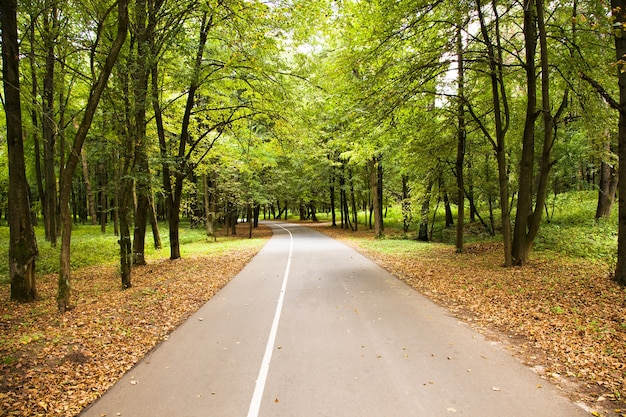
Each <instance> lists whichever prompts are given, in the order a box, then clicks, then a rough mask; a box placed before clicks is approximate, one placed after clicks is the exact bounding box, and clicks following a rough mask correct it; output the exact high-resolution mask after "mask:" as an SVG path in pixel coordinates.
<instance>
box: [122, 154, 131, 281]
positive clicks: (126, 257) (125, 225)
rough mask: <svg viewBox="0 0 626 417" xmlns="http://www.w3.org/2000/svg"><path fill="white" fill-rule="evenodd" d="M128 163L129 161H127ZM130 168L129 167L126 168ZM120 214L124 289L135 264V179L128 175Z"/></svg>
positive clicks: (124, 185)
mask: <svg viewBox="0 0 626 417" xmlns="http://www.w3.org/2000/svg"><path fill="white" fill-rule="evenodd" d="M125 163H128V162H125ZM126 169H128V168H126ZM119 194H120V195H119V202H120V205H119V208H118V211H119V216H120V218H119V219H120V239H119V241H118V243H119V245H120V276H121V281H122V289H127V288H130V287H131V286H132V285H131V274H132V266H133V258H134V256H133V250H132V241H131V238H130V224H131V220H130V214H131V213H132V207H133V204H132V202H133V181H132V179H131V178H129V177H128V176H124V178H123V179H122V183H121V184H120V190H119Z"/></svg>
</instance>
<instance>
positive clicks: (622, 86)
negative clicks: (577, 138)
mask: <svg viewBox="0 0 626 417" xmlns="http://www.w3.org/2000/svg"><path fill="white" fill-rule="evenodd" d="M611 13H612V15H613V17H614V18H615V24H616V27H617V30H616V33H615V57H616V61H617V70H618V85H619V122H618V123H619V124H618V150H617V153H618V158H619V170H618V173H619V174H618V175H619V179H618V196H619V197H618V210H619V214H618V218H619V224H618V231H617V264H616V266H615V279H616V280H617V282H619V283H620V284H622V285H626V169H624V167H626V29H625V26H624V25H626V0H611Z"/></svg>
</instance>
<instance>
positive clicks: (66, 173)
mask: <svg viewBox="0 0 626 417" xmlns="http://www.w3.org/2000/svg"><path fill="white" fill-rule="evenodd" d="M117 7H118V19H117V21H118V23H117V35H116V37H115V40H114V41H113V44H112V45H111V49H110V50H109V53H108V55H106V60H105V63H104V65H103V66H102V70H101V72H100V75H99V77H98V79H97V81H96V82H95V84H94V85H93V87H92V89H91V91H90V93H89V98H88V99H87V105H86V107H85V110H84V113H83V119H82V121H81V123H80V125H79V127H78V131H77V132H76V136H75V138H74V144H73V145H72V151H71V152H70V154H69V157H68V159H67V165H66V166H65V168H64V169H63V174H62V175H61V183H60V188H61V190H60V208H61V224H62V226H63V232H62V239H61V261H60V273H59V285H58V293H57V304H58V306H59V310H60V311H61V312H65V311H66V310H67V309H69V308H71V303H70V288H71V287H70V280H71V267H70V244H71V234H72V220H71V213H70V204H69V202H70V193H71V190H72V178H73V176H74V170H75V169H76V165H78V155H80V151H81V149H82V147H83V143H84V142H85V138H86V137H87V133H88V132H89V128H90V127H91V122H92V121H93V117H94V115H95V112H96V108H97V107H98V103H99V102H100V97H101V96H102V92H103V91H104V89H105V87H106V84H107V81H108V79H109V75H111V71H112V70H113V65H114V64H115V62H116V61H117V57H118V55H119V52H120V50H121V49H122V45H123V44H124V41H125V40H126V33H127V30H128V0H118V4H117Z"/></svg>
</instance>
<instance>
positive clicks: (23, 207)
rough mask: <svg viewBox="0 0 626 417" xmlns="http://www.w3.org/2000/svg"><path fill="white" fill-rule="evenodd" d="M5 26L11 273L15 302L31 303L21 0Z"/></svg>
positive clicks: (0, 16)
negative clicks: (19, 27)
mask: <svg viewBox="0 0 626 417" xmlns="http://www.w3.org/2000/svg"><path fill="white" fill-rule="evenodd" d="M0 26H1V27H2V81H3V85H4V111H5V117H6V128H7V147H8V153H9V196H10V198H9V207H8V219H9V274H10V279H11V300H15V301H20V302H27V301H32V300H34V299H35V298H37V287H36V285H35V258H36V256H37V254H38V250H37V240H36V239H35V231H34V229H33V225H32V222H31V217H30V201H29V198H28V189H29V187H28V182H27V180H26V163H25V160H24V143H23V136H22V134H23V132H22V110H21V103H20V75H19V42H18V37H17V1H16V0H4V1H2V3H1V4H0Z"/></svg>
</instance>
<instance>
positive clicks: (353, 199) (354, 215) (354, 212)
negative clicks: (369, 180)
mask: <svg viewBox="0 0 626 417" xmlns="http://www.w3.org/2000/svg"><path fill="white" fill-rule="evenodd" d="M350 203H351V206H352V223H353V224H354V231H357V230H358V228H359V219H358V212H357V210H356V197H355V195H354V178H353V175H352V170H350Z"/></svg>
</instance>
